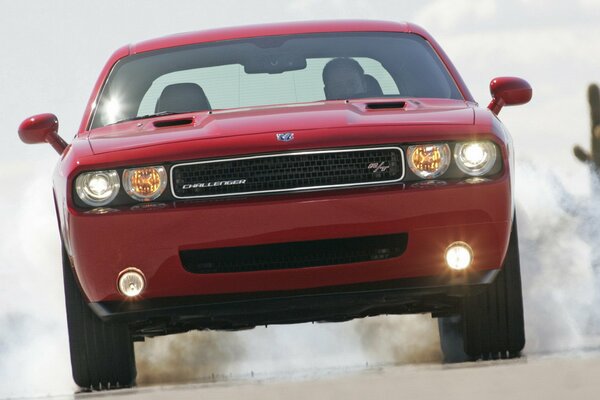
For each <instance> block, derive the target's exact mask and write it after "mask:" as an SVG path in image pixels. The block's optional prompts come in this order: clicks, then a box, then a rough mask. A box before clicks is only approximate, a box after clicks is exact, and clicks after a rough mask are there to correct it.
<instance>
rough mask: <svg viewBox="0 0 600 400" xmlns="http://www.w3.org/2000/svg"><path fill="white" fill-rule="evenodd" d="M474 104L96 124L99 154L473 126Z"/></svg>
mask: <svg viewBox="0 0 600 400" xmlns="http://www.w3.org/2000/svg"><path fill="white" fill-rule="evenodd" d="M473 124H474V111H473V103H468V102H465V101H460V100H446V99H418V100H417V99H373V100H352V101H328V102H317V103H305V104H294V105H281V106H268V107H253V108H245V109H231V110H217V111H212V112H198V113H189V114H179V115H171V116H162V117H156V118H150V119H144V120H137V121H128V122H122V123H118V124H113V125H108V126H105V127H102V128H98V129H94V130H93V131H91V132H90V133H89V136H88V140H89V142H90V145H91V147H92V150H93V152H94V153H95V154H102V153H107V152H112V151H120V150H129V149H135V148H141V147H148V146H156V145H162V144H168V143H175V142H183V141H196V140H206V139H214V138H221V137H230V136H239V135H249V134H259V133H267V132H275V133H280V132H287V131H294V132H297V131H307V130H316V129H329V128H337V129H343V128H345V127H360V126H369V127H373V126H393V125H398V126H410V125H473Z"/></svg>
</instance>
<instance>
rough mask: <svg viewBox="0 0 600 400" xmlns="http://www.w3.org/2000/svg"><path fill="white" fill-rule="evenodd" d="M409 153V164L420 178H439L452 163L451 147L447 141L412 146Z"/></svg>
mask: <svg viewBox="0 0 600 400" xmlns="http://www.w3.org/2000/svg"><path fill="white" fill-rule="evenodd" d="M407 155H408V166H409V167H410V169H411V171H412V172H414V173H415V175H417V176H418V177H419V178H424V179H433V178H437V177H438V176H440V175H442V174H443V173H444V172H446V170H447V169H448V166H449V165H450V147H449V146H448V145H447V144H445V143H443V144H423V145H417V146H410V147H409V148H408V154H407Z"/></svg>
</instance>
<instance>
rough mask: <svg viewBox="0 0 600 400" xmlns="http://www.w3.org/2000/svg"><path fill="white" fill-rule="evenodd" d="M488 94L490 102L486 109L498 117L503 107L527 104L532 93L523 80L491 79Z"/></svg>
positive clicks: (508, 78)
mask: <svg viewBox="0 0 600 400" xmlns="http://www.w3.org/2000/svg"><path fill="white" fill-rule="evenodd" d="M490 93H491V94H492V101H491V102H490V104H489V105H488V108H489V109H490V110H491V111H492V112H493V113H494V114H496V115H498V113H499V112H500V110H501V109H502V107H504V106H516V105H519V104H525V103H527V102H529V100H531V96H532V94H533V91H532V89H531V86H530V85H529V83H527V81H525V80H524V79H521V78H515V77H501V78H494V79H492V81H491V82H490Z"/></svg>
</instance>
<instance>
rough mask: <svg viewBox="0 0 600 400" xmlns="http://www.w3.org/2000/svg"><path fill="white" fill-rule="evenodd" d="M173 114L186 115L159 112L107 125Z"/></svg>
mask: <svg viewBox="0 0 600 400" xmlns="http://www.w3.org/2000/svg"><path fill="white" fill-rule="evenodd" d="M174 114H186V113H183V112H174V111H161V112H159V113H156V114H146V115H139V116H137V117H131V118H124V119H120V120H118V121H117V122H113V123H112V124H109V125H114V124H119V123H121V122H127V121H136V120H138V119H146V118H153V117H162V116H165V115H174Z"/></svg>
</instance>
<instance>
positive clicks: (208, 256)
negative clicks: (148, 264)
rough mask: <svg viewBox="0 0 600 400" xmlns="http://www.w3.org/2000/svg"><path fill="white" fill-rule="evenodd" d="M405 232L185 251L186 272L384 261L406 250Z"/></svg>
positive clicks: (232, 270)
mask: <svg viewBox="0 0 600 400" xmlns="http://www.w3.org/2000/svg"><path fill="white" fill-rule="evenodd" d="M407 238H408V235H407V234H405V233H400V234H394V235H383V236H367V237H357V238H349V239H326V240H314V241H307V242H291V243H275V244H264V245H258V246H244V247H225V248H219V249H206V250H184V251H181V252H180V253H179V255H180V257H181V263H182V264H183V267H184V268H185V270H186V271H189V272H193V273H197V274H214V273H226V272H250V271H264V270H273V269H294V268H307V267H318V266H327V265H338V264H350V263H357V262H364V261H376V260H385V259H388V258H393V257H398V256H400V255H401V254H402V253H403V252H404V250H405V249H406V243H407Z"/></svg>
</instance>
